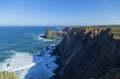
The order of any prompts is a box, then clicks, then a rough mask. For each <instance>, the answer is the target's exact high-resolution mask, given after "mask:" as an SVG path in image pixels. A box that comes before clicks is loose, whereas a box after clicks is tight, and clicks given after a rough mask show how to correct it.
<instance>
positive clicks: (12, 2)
mask: <svg viewBox="0 0 120 79" xmlns="http://www.w3.org/2000/svg"><path fill="white" fill-rule="evenodd" d="M99 24H100V25H104V24H120V0H0V25H99Z"/></svg>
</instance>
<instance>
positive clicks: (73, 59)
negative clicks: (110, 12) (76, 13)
mask: <svg viewBox="0 0 120 79" xmlns="http://www.w3.org/2000/svg"><path fill="white" fill-rule="evenodd" d="M53 53H54V54H58V55H59V56H60V57H59V59H58V61H57V63H58V64H59V68H58V69H57V70H56V71H55V73H56V77H54V78H55V79H98V78H100V77H102V76H103V75H104V74H105V73H107V72H108V71H110V70H111V69H114V68H118V67H120V28H119V27H116V28H106V27H100V28H98V27H79V28H72V29H71V30H70V31H69V32H68V34H67V35H66V36H65V37H64V38H63V40H62V41H61V43H60V44H59V45H58V46H57V48H56V50H55V51H54V52H53ZM119 76H120V75H119Z"/></svg>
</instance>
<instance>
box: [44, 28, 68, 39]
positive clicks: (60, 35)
mask: <svg viewBox="0 0 120 79" xmlns="http://www.w3.org/2000/svg"><path fill="white" fill-rule="evenodd" d="M65 35H66V32H57V31H53V30H48V29H47V30H46V32H45V35H44V36H42V37H44V38H47V39H53V38H63V37H64V36H65Z"/></svg>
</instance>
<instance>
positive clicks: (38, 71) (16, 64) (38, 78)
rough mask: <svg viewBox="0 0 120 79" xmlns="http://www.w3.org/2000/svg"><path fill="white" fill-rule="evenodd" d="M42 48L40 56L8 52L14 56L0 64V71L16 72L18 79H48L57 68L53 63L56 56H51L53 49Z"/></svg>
mask: <svg viewBox="0 0 120 79" xmlns="http://www.w3.org/2000/svg"><path fill="white" fill-rule="evenodd" d="M48 48H49V50H47V49H46V48H44V49H43V50H41V51H42V55H41V54H38V55H34V56H33V55H32V54H30V53H28V52H19V51H14V50H10V51H7V52H12V53H14V55H13V56H12V57H11V58H8V59H6V60H5V61H4V62H3V63H0V71H9V72H16V73H17V74H18V75H19V77H20V79H49V78H50V77H51V76H53V75H54V73H53V71H54V70H55V69H56V68H57V65H56V64H55V63H54V61H55V60H56V58H57V57H56V56H51V55H50V54H51V52H52V51H53V50H54V49H55V47H52V46H51V47H48ZM7 64H9V66H7Z"/></svg>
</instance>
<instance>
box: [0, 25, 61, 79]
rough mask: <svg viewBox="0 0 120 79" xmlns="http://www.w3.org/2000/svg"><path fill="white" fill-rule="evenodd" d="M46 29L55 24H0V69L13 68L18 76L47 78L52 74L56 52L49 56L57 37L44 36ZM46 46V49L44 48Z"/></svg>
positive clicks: (24, 78) (23, 78) (31, 78)
mask: <svg viewBox="0 0 120 79" xmlns="http://www.w3.org/2000/svg"><path fill="white" fill-rule="evenodd" d="M46 29H52V30H56V31H58V30H60V28H59V27H57V26H53V27H50V26H48V27H46V26H43V27H0V71H9V72H16V73H17V74H18V76H19V77H20V79H48V78H49V77H51V76H53V75H54V73H53V71H54V69H56V68H57V65H56V64H55V63H54V61H55V59H56V57H57V56H51V55H50V52H52V50H54V49H55V48H54V47H50V46H53V45H57V44H59V43H60V41H61V40H58V39H54V40H50V39H44V38H41V37H40V35H43V34H44V33H45V31H46ZM46 47H49V50H46Z"/></svg>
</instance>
